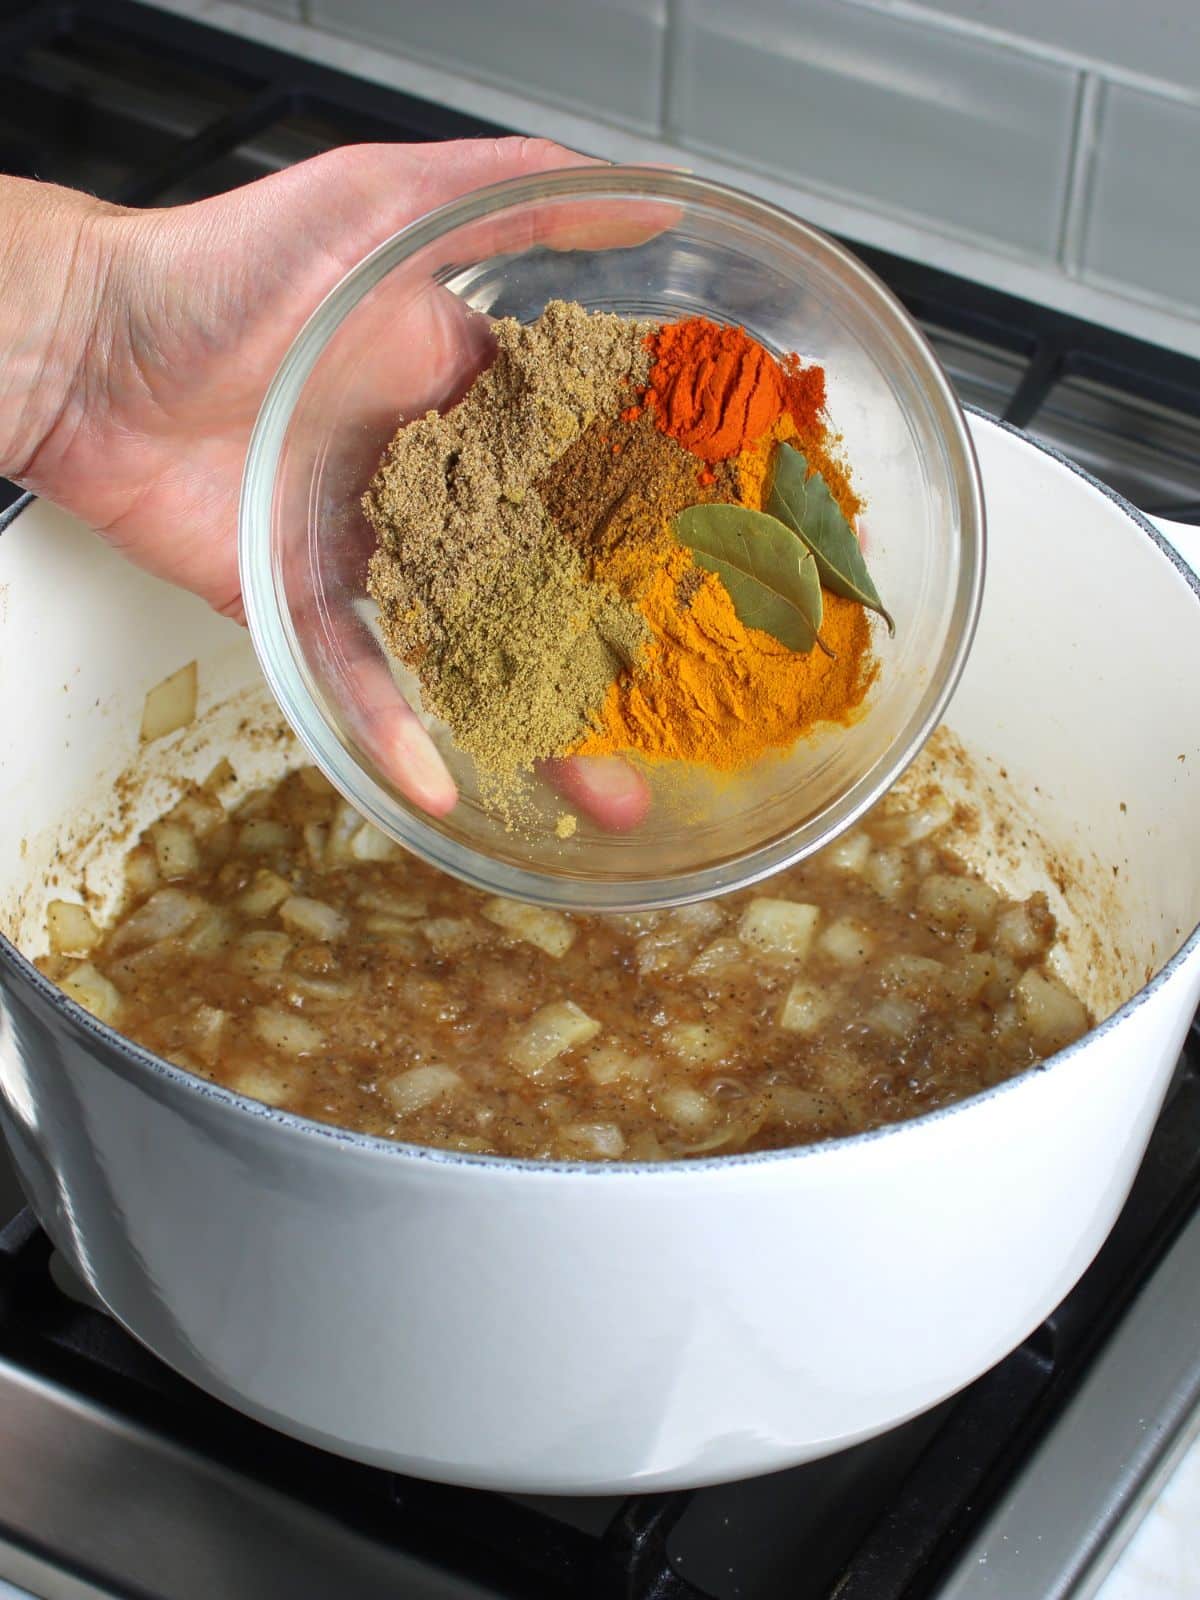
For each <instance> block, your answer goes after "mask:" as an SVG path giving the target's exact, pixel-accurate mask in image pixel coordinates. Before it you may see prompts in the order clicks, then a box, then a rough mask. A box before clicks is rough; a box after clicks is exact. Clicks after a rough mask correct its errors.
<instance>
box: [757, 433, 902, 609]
mask: <svg viewBox="0 0 1200 1600" xmlns="http://www.w3.org/2000/svg"><path fill="white" fill-rule="evenodd" d="M766 509H767V510H768V511H769V512H770V514H771V515H772V516H773V517H777V518H778V519H779V521H780V522H782V523H785V524H786V526H787V527H789V528H791V529H793V530H794V531H795V532H796V533H798V534H799V535H800V537H801V539H803V541H804V543H805V544H806V545H807V546H808V548H809V549H810V550H811V551H812V553H813V555H814V556H815V558H816V562H817V570H818V572H819V573H820V575H821V582H822V583H823V584H824V585H825V587H826V588H827V589H830V590H832V592H833V593H834V594H840V595H842V596H844V597H845V598H846V599H847V600H857V601H859V602H860V604H862V605H864V606H868V607H869V608H870V609H871V610H872V611H878V613H879V615H880V616H881V617H882V618H883V620H884V621H885V622H886V623H887V627H888V632H889V633H890V634H892V635H894V634H895V632H896V624H895V623H894V622H893V621H892V618H891V615H890V613H889V612H888V611H887V610H886V609H885V607H884V605H883V602H882V601H881V600H880V598H879V591H878V590H877V589H876V587H875V584H874V582H873V581H872V579H871V574H870V573H869V572H868V571H867V562H866V558H865V557H864V555H863V553H862V546H861V545H860V544H859V542H858V539H857V537H856V536H855V533H854V529H853V528H852V527H851V526H850V524H849V523H848V522H847V521H846V519H845V517H844V516H843V515H842V513H841V511H840V510H839V509H838V505H837V502H836V500H834V498H833V496H832V495H831V494H830V492H829V485H828V484H827V483H826V482H825V479H824V478H823V477H822V476H821V474H820V473H819V472H814V473H813V474H812V475H811V476H809V472H808V462H807V460H806V459H805V457H804V456H803V455H801V453H800V451H799V450H797V449H795V448H794V447H793V446H792V445H790V444H781V445H780V446H779V448H778V449H777V450H776V452H775V473H774V477H773V479H772V481H771V492H770V494H769V495H768V496H767V505H766Z"/></svg>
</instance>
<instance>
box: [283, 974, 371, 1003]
mask: <svg viewBox="0 0 1200 1600" xmlns="http://www.w3.org/2000/svg"><path fill="white" fill-rule="evenodd" d="M284 992H285V993H286V994H287V996H288V998H289V999H291V998H293V997H294V996H297V995H298V996H299V997H300V999H301V1000H304V999H311V1000H331V1001H332V1000H336V1001H344V1000H353V998H354V996H355V995H356V994H357V993H358V984H356V983H354V982H352V981H351V980H350V979H349V978H316V977H313V975H312V974H311V973H307V972H297V973H294V974H291V975H289V977H288V980H287V984H286V986H285V991H284Z"/></svg>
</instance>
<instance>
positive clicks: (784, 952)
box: [738, 895, 821, 962]
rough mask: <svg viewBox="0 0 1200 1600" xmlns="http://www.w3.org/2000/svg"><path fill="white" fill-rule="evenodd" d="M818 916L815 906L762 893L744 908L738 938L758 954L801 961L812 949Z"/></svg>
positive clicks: (819, 913)
mask: <svg viewBox="0 0 1200 1600" xmlns="http://www.w3.org/2000/svg"><path fill="white" fill-rule="evenodd" d="M820 917H821V912H820V908H819V907H817V906H809V905H803V904H801V903H800V902H798V901H795V900H777V899H774V898H772V897H771V896H769V895H762V896H759V897H757V898H756V899H754V900H751V902H750V904H749V905H748V906H747V907H746V909H745V911H744V912H743V913H742V920H741V922H740V923H739V924H738V938H739V939H741V941H742V943H743V944H744V945H748V946H749V948H750V949H752V950H754V951H756V952H757V953H758V954H759V955H763V956H769V957H771V958H772V959H774V960H780V961H792V962H795V961H803V960H804V958H805V956H806V955H807V954H808V952H809V950H810V949H811V948H812V942H813V936H814V935H815V933H816V931H817V923H818V922H819V920H820Z"/></svg>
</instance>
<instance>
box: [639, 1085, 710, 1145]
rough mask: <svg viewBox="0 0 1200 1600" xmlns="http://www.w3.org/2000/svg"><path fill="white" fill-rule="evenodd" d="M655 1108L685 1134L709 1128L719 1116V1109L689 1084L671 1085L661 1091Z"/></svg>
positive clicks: (655, 1099) (657, 1096)
mask: <svg viewBox="0 0 1200 1600" xmlns="http://www.w3.org/2000/svg"><path fill="white" fill-rule="evenodd" d="M654 1106H655V1109H656V1110H657V1111H658V1112H659V1114H660V1115H661V1116H664V1117H666V1119H667V1120H668V1122H673V1123H674V1124H675V1126H676V1127H677V1128H682V1129H683V1130H684V1132H685V1133H692V1132H696V1131H698V1130H699V1129H701V1128H707V1127H709V1126H710V1125H711V1124H712V1122H713V1121H714V1120H715V1118H716V1115H717V1108H716V1106H715V1105H713V1103H712V1101H711V1100H710V1099H709V1098H708V1096H707V1095H706V1094H701V1093H700V1090H699V1089H693V1088H692V1086H691V1084H687V1083H670V1084H668V1085H667V1086H666V1088H664V1089H660V1090H659V1092H658V1093H657V1094H656V1095H655V1097H654Z"/></svg>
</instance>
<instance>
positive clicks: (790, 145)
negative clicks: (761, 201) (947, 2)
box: [667, 0, 1079, 259]
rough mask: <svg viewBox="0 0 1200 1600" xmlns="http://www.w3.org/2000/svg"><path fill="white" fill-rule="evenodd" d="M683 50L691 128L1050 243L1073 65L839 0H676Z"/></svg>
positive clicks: (731, 147)
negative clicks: (738, 1) (1027, 55)
mask: <svg viewBox="0 0 1200 1600" xmlns="http://www.w3.org/2000/svg"><path fill="white" fill-rule="evenodd" d="M674 49H675V52H676V53H675V57H674V60H673V62H672V70H671V73H670V79H671V98H670V104H669V106H668V109H667V115H668V125H669V127H670V128H671V129H672V130H673V131H674V132H675V133H676V134H677V136H678V137H679V138H680V139H681V140H683V141H684V142H685V143H689V144H693V145H695V146H696V147H697V148H701V149H706V150H713V151H720V152H723V153H729V154H730V155H732V156H734V157H735V158H740V159H743V160H746V161H748V162H751V163H753V164H755V165H759V166H762V167H764V168H766V169H768V170H772V171H776V172H779V173H781V174H784V175H786V176H788V177H792V178H795V179H798V180H800V181H803V182H811V183H814V184H819V185H822V186H825V187H828V188H831V189H834V190H836V191H838V192H840V193H842V194H846V195H851V196H855V197H859V198H863V199H866V200H868V201H873V202H875V203H877V204H880V205H882V206H884V207H886V208H887V209H889V210H891V211H894V212H899V213H901V214H903V215H912V216H919V217H923V218H930V219H933V220H935V221H937V222H941V223H943V224H948V225H950V226H951V227H952V228H954V229H956V230H958V231H960V232H965V233H967V234H968V235H970V236H972V237H978V238H980V239H988V240H999V241H1002V242H1003V243H1005V244H1007V245H1009V246H1012V247H1015V248H1016V249H1018V250H1021V251H1023V252H1026V253H1028V254H1031V255H1034V256H1038V257H1041V258H1043V259H1046V258H1049V257H1051V256H1053V254H1054V252H1055V250H1056V248H1057V243H1058V233H1059V228H1060V226H1061V220H1062V211H1063V205H1064V201H1065V197H1066V186H1067V176H1068V170H1069V164H1070V151H1071V136H1072V129H1073V123H1074V112H1075V104H1076V99H1077V94H1078V84H1079V78H1078V74H1076V73H1075V72H1074V71H1072V70H1069V69H1067V68H1063V67H1060V66H1057V65H1055V64H1053V63H1047V62H1043V61H1038V60H1031V59H1027V58H1025V57H1023V56H1021V55H1019V54H1017V53H1016V52H1014V51H1012V50H1010V49H1008V48H1007V47H1004V46H998V45H992V44H990V43H988V42H987V41H981V40H974V39H965V38H961V37H958V36H956V35H954V34H952V33H950V32H949V31H948V30H946V29H944V28H942V27H940V26H938V25H932V26H925V25H922V24H920V23H914V22H912V21H909V20H904V19H901V18H898V17H892V16H887V15H884V14H883V13H882V12H877V11H874V10H871V9H868V8H866V7H861V6H857V5H850V4H846V3H845V0H743V3H742V4H740V5H738V6H734V5H731V4H730V3H729V0H681V3H680V10H679V26H678V29H677V30H676V37H675V39H674Z"/></svg>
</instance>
